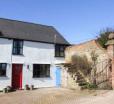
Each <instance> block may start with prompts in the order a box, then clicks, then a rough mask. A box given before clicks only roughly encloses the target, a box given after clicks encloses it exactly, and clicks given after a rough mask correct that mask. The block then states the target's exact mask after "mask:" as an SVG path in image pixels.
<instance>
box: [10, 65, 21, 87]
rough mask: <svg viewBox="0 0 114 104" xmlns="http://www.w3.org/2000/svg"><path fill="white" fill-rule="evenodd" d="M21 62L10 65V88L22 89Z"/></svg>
mask: <svg viewBox="0 0 114 104" xmlns="http://www.w3.org/2000/svg"><path fill="white" fill-rule="evenodd" d="M22 66H23V65H22V64H13V65H12V88H13V89H22Z"/></svg>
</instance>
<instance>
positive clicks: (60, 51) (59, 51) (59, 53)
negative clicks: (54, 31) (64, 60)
mask: <svg viewBox="0 0 114 104" xmlns="http://www.w3.org/2000/svg"><path fill="white" fill-rule="evenodd" d="M65 48H66V45H58V44H56V45H55V57H64V56H65Z"/></svg>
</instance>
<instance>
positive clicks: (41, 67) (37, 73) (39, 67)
mask: <svg viewBox="0 0 114 104" xmlns="http://www.w3.org/2000/svg"><path fill="white" fill-rule="evenodd" d="M44 77H50V64H33V78H44Z"/></svg>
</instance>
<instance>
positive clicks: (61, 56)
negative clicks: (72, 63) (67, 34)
mask: <svg viewBox="0 0 114 104" xmlns="http://www.w3.org/2000/svg"><path fill="white" fill-rule="evenodd" d="M55 57H60V58H65V56H55Z"/></svg>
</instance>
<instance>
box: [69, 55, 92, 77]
mask: <svg viewBox="0 0 114 104" xmlns="http://www.w3.org/2000/svg"><path fill="white" fill-rule="evenodd" d="M77 70H80V71H82V72H83V73H84V74H85V75H88V74H89V73H90V72H91V62H89V61H88V59H87V57H86V56H78V55H73V56H72V65H71V68H70V69H69V71H70V72H72V73H75V72H76V71H77Z"/></svg>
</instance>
